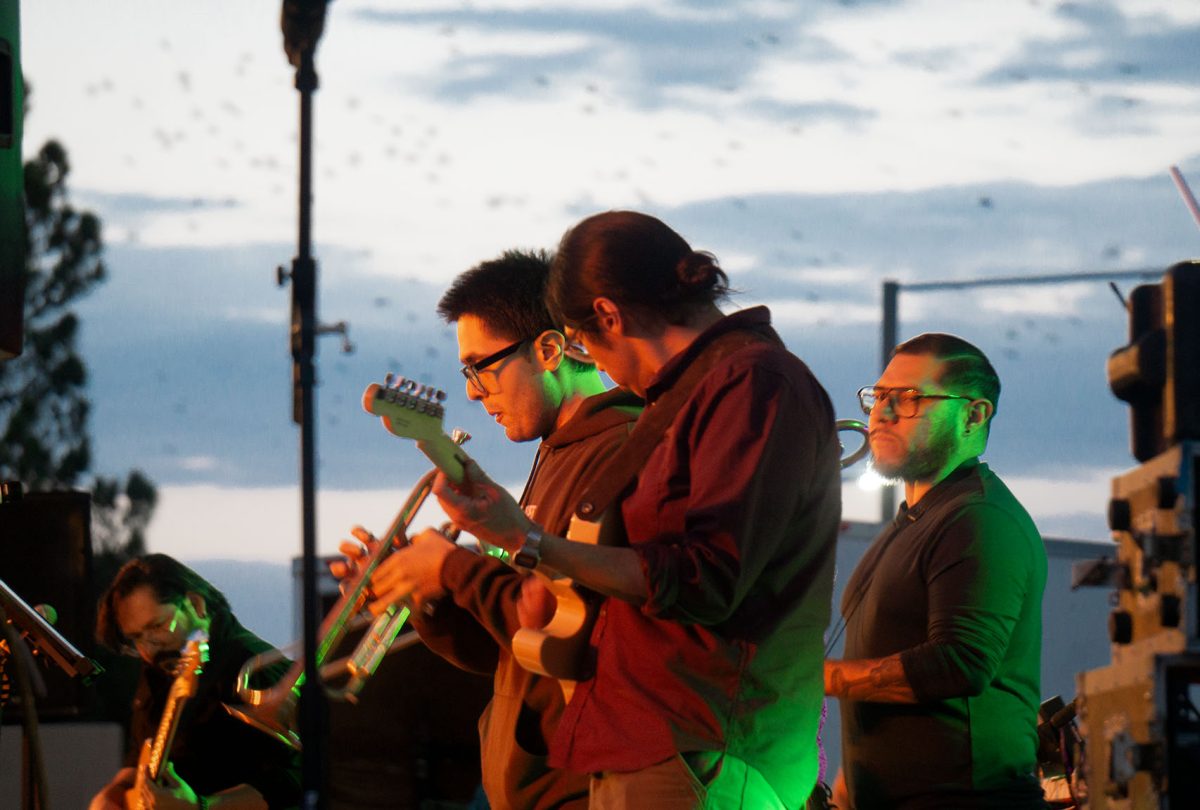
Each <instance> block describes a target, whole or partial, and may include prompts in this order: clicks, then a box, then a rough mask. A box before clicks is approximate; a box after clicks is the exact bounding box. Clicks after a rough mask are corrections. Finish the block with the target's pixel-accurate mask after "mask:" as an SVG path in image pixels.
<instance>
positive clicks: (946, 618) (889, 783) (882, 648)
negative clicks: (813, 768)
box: [825, 333, 1046, 810]
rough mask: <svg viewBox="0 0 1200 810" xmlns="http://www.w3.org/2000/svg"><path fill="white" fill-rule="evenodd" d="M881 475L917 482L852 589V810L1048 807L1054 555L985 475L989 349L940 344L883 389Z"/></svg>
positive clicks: (843, 793)
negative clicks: (1044, 691) (1044, 767)
mask: <svg viewBox="0 0 1200 810" xmlns="http://www.w3.org/2000/svg"><path fill="white" fill-rule="evenodd" d="M858 396H859V401H860V402H861V404H862V407H863V410H864V411H865V412H866V413H867V414H868V415H869V416H870V431H869V432H870V438H869V441H870V445H871V453H872V455H873V458H874V461H873V464H874V467H875V469H876V470H877V471H878V472H879V473H880V474H881V475H884V476H886V477H890V478H894V479H898V480H900V481H902V482H903V483H904V494H905V501H904V503H902V504H901V505H900V508H899V512H898V514H897V515H896V518H895V519H894V520H893V521H892V522H891V523H890V524H889V525H887V526H886V527H884V530H883V532H882V533H881V534H880V536H879V537H878V538H876V540H875V542H874V543H873V544H872V545H871V547H870V548H869V549H868V550H867V552H866V554H865V555H863V558H862V560H861V561H860V562H859V564H858V567H857V568H856V569H855V571H854V573H853V574H852V575H851V577H850V579H849V581H848V582H847V584H846V589H845V592H844V594H843V597H842V604H841V612H842V620H843V621H844V622H845V631H846V646H845V660H841V661H826V663H825V693H826V694H827V695H831V696H833V697H837V698H839V699H840V700H841V716H842V771H841V772H840V773H839V774H838V778H837V779H836V784H835V796H834V799H835V802H836V803H837V804H838V806H839V807H843V808H856V810H871V808H935V807H937V808H983V807H987V808H1035V807H1036V808H1041V807H1044V804H1043V801H1042V792H1041V788H1040V787H1039V784H1038V780H1037V778H1036V775H1035V771H1036V763H1037V711H1038V704H1039V702H1040V699H1041V696H1040V689H1039V682H1040V670H1041V642H1042V590H1043V588H1044V587H1045V584H1046V551H1045V547H1044V546H1043V544H1042V540H1041V536H1040V535H1039V534H1038V531H1037V529H1036V528H1035V527H1034V525H1033V521H1032V520H1031V519H1030V517H1029V514H1028V513H1027V512H1026V511H1025V509H1024V508H1023V507H1022V506H1021V504H1020V503H1018V502H1017V499H1016V498H1015V497H1013V495H1012V493H1011V492H1009V490H1008V488H1007V487H1006V486H1005V485H1004V483H1003V482H1002V481H1001V480H1000V479H999V478H998V477H997V476H996V475H995V473H993V472H992V471H991V470H990V469H988V466H987V465H986V464H984V463H982V462H980V461H979V456H980V455H981V454H982V453H983V451H984V448H985V447H986V445H987V440H988V432H989V430H990V428H991V421H992V417H993V416H994V415H995V412H996V403H997V402H998V400H999V398H1000V380H999V378H998V377H997V376H996V372H995V369H993V368H992V365H991V363H990V362H989V361H988V359H987V357H986V356H984V354H983V352H981V351H980V350H979V349H978V348H976V347H975V346H973V345H971V344H970V343H968V342H967V341H965V340H963V339H961V338H959V337H955V336H953V335H946V334H938V333H928V334H923V335H919V336H917V337H915V338H913V339H911V340H909V341H906V342H905V343H902V344H900V345H899V346H897V347H896V349H895V351H894V353H893V356H892V360H891V362H890V363H888V366H887V368H886V369H884V372H883V375H882V376H881V377H880V378H879V381H878V382H876V384H875V385H874V386H870V387H867V388H863V389H861V390H860V391H859V392H858Z"/></svg>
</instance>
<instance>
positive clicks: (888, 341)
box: [879, 279, 900, 523]
mask: <svg viewBox="0 0 1200 810" xmlns="http://www.w3.org/2000/svg"><path fill="white" fill-rule="evenodd" d="M899 307H900V282H899V281H892V280H890V279H889V280H887V281H884V282H883V343H882V345H881V346H880V352H879V371H880V373H882V372H883V370H884V369H885V368H887V364H888V362H889V361H891V359H892V349H894V348H896V344H897V343H899V342H900V338H899V336H898V330H899V317H900V316H899ZM895 516H896V485H895V484H892V483H885V484H884V485H883V486H882V487H880V488H879V522H880V523H887V522H888V521H890V520H891V519H892V518H893V517H895Z"/></svg>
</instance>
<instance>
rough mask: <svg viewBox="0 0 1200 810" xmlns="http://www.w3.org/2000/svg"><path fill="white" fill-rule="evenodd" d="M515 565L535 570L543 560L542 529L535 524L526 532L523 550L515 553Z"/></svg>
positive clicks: (513, 559)
mask: <svg viewBox="0 0 1200 810" xmlns="http://www.w3.org/2000/svg"><path fill="white" fill-rule="evenodd" d="M512 561H513V565H515V566H518V567H520V568H528V569H529V570H531V571H532V570H533V569H534V568H537V566H538V563H540V562H541V561H542V530H541V529H540V528H538V527H537V526H534V527H533V528H531V529H530V530H529V531H527V532H525V542H524V544H522V546H521V550H520V551H518V552H517V553H516V554H514V555H513V558H512Z"/></svg>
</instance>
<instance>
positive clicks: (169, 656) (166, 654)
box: [154, 650, 180, 677]
mask: <svg viewBox="0 0 1200 810" xmlns="http://www.w3.org/2000/svg"><path fill="white" fill-rule="evenodd" d="M179 658H180V656H179V650H160V651H159V652H156V653H155V654H154V666H156V667H158V668H159V669H160V670H162V671H163V672H165V673H167V674H168V675H170V676H172V677H174V675H175V673H176V670H178V669H179Z"/></svg>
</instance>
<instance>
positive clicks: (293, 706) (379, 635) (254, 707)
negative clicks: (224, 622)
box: [225, 431, 469, 750]
mask: <svg viewBox="0 0 1200 810" xmlns="http://www.w3.org/2000/svg"><path fill="white" fill-rule="evenodd" d="M455 434H456V435H455V437H454V441H455V442H456V443H457V444H462V443H463V442H465V441H466V440H467V439H468V438H469V436H468V435H467V434H466V433H461V432H460V431H455ZM437 472H438V471H437V469H436V468H435V469H432V470H430V471H429V472H427V473H426V474H425V475H423V476H422V477H421V479H420V480H419V481H417V484H416V486H415V487H413V490H412V492H411V493H410V494H409V496H408V500H407V501H405V503H404V506H403V507H402V508H401V510H400V512H399V514H397V515H396V518H395V520H393V521H392V525H391V527H390V528H389V529H388V533H387V535H386V536H385V537H384V538H383V539H381V540H380V541H379V542H378V543H377V544H376V545H375V547H374V548H372V549H371V550H370V553H369V555H368V557H367V558H366V560H365V561H363V562H361V563H359V565H358V566H356V568H357V570H356V573H355V575H354V576H353V577H352V578H349V581H348V582H344V583H343V586H342V595H341V598H340V599H338V601H337V604H335V605H334V606H333V608H332V609H331V610H330V611H329V614H328V615H326V617H325V619H324V621H322V622H321V627H320V630H319V631H318V633H319V635H318V638H319V639H320V640H319V642H318V644H317V650H316V661H317V670H318V674H319V676H320V678H321V683H322V687H323V689H324V691H325V694H326V695H328V696H329V697H330V698H332V699H334V700H344V701H348V702H351V703H353V702H356V701H357V700H358V694H359V692H361V691H362V688H363V686H365V685H366V682H367V680H368V679H369V678H370V677H371V675H373V674H374V673H375V670H376V669H377V668H378V667H379V664H380V663H381V662H382V661H383V657H384V656H385V655H386V654H387V652H388V649H389V648H390V647H391V646H392V642H393V641H395V640H396V637H397V636H398V635H399V634H400V631H401V630H402V629H403V628H404V624H405V622H406V621H408V617H409V613H410V609H409V608H408V607H407V606H400V605H388V607H387V609H386V610H385V611H384V612H383V613H381V614H379V616H378V617H376V619H375V620H374V621H373V622H372V623H371V627H370V628H369V629H368V630H367V632H366V634H365V635H364V636H363V637H362V640H361V641H359V643H358V646H357V647H355V650H354V653H353V654H351V655H350V656H348V657H346V658H343V659H339V660H336V661H332V662H330V661H329V660H328V659H329V657H330V655H331V654H332V653H333V652H334V651H335V650H337V649H338V647H339V646H340V645H341V643H342V641H343V640H344V639H345V638H346V635H347V634H348V633H349V632H351V631H352V630H354V629H357V628H358V627H361V626H362V624H361V623H356V620H357V619H358V617H359V615H360V614H361V613H362V611H363V609H364V608H365V607H366V604H367V601H368V598H369V587H370V584H371V577H372V576H373V575H374V574H375V571H376V570H377V569H378V568H379V565H380V564H381V563H382V562H383V561H384V560H385V559H386V558H387V556H388V555H389V554H390V553H391V552H392V551H393V550H394V549H395V548H398V547H399V546H401V545H404V544H405V543H406V542H407V537H408V528H409V526H410V525H411V524H412V521H413V518H414V517H415V516H416V513H417V512H418V511H419V510H420V508H421V506H422V505H423V504H424V503H425V499H426V498H428V497H429V494H430V492H432V491H433V481H434V478H435V477H436V476H437ZM443 534H447V538H448V539H450V540H451V541H453V540H454V539H455V535H457V530H454V531H453V532H447V531H446V530H445V529H443ZM282 660H284V653H283V652H282V651H280V650H271V651H269V652H266V653H262V654H260V655H256V656H254V657H253V658H251V659H250V660H248V661H247V662H246V663H245V664H243V665H242V668H241V670H239V672H238V678H237V695H238V697H239V698H241V700H242V702H243V705H241V706H231V705H228V704H227V705H226V706H225V710H226V711H227V712H229V713H230V714H231V715H233V716H234V717H236V718H237V719H239V720H241V721H242V722H244V723H247V724H249V725H251V726H253V727H254V728H256V729H258V730H259V731H262V732H264V733H266V734H268V735H270V736H272V737H275V738H276V739H278V740H280V741H281V742H283V743H285V744H286V745H289V746H291V747H292V748H294V749H296V750H300V748H301V743H300V734H299V732H298V730H297V729H298V725H297V724H298V716H297V706H298V703H299V699H300V687H301V686H302V685H303V684H304V679H305V674H306V673H305V672H304V663H303V661H297V662H295V663H294V664H292V665H291V667H290V668H289V669H288V671H287V673H286V674H285V675H284V676H283V677H282V678H280V679H279V681H278V682H277V683H275V684H274V685H273V686H270V687H266V688H262V689H259V688H255V687H254V686H253V685H252V684H254V683H255V682H257V681H258V680H260V675H261V673H262V672H263V670H265V669H266V668H268V667H270V666H272V665H275V664H278V663H279V662H280V661H282ZM343 676H344V677H345V682H344V683H343V684H342V685H340V686H338V687H336V688H335V687H332V686H330V685H329V684H330V682H331V681H336V680H337V679H339V678H341V677H343Z"/></svg>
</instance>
